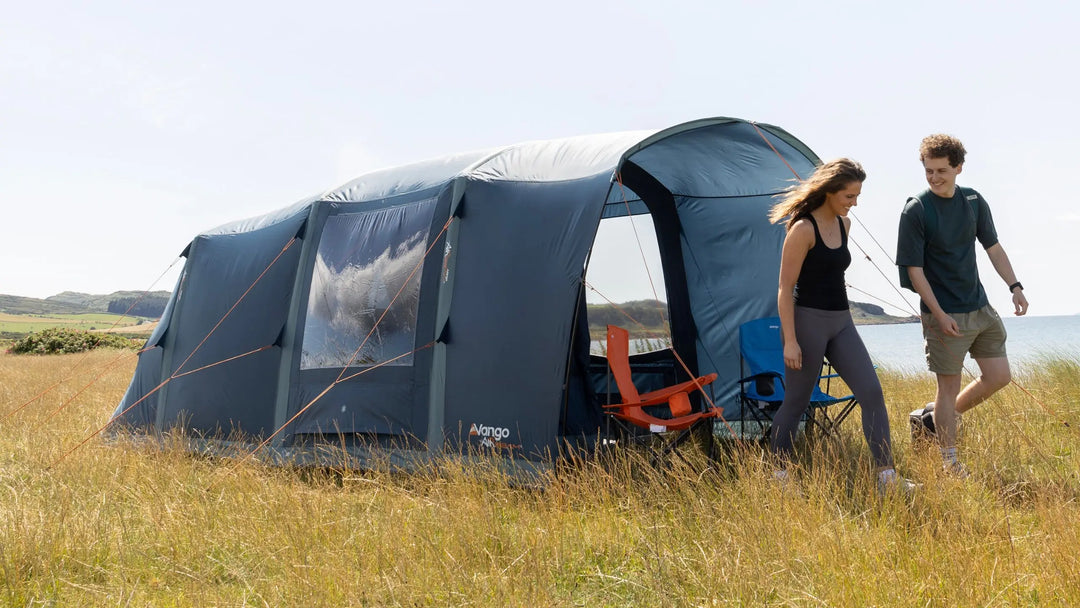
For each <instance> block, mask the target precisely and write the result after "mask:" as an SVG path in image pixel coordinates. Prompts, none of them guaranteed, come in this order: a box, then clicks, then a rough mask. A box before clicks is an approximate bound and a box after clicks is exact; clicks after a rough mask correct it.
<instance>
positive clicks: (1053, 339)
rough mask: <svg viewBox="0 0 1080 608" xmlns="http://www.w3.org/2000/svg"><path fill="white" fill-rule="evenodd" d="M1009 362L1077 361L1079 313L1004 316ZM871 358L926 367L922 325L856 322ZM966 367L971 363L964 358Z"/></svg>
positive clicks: (899, 366)
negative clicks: (1057, 359)
mask: <svg viewBox="0 0 1080 608" xmlns="http://www.w3.org/2000/svg"><path fill="white" fill-rule="evenodd" d="M1002 320H1003V321H1004V322H1005V331H1006V332H1007V333H1008V335H1009V337H1008V341H1007V342H1006V343H1005V349H1006V350H1007V351H1008V355H1009V362H1010V364H1013V367H1014V369H1018V368H1023V367H1025V366H1031V365H1037V364H1038V363H1039V362H1040V361H1045V360H1046V359H1050V358H1060V359H1069V360H1073V361H1080V315H1068V316H1040V317H1027V316H1024V317H1006V316H1005V314H1002ZM858 329H859V335H860V336H862V339H863V343H864V344H866V350H868V351H870V359H871V360H872V361H873V362H874V364H875V365H877V366H878V367H879V368H882V369H891V370H894V371H900V372H922V371H926V369H927V368H926V354H925V351H924V350H923V337H922V325H921V324H919V323H899V324H895V325H859V326H858ZM965 365H967V366H968V368H969V369H972V370H973V369H974V368H973V367H971V365H973V363H972V362H971V360H970V358H969V359H967V360H966V361H965Z"/></svg>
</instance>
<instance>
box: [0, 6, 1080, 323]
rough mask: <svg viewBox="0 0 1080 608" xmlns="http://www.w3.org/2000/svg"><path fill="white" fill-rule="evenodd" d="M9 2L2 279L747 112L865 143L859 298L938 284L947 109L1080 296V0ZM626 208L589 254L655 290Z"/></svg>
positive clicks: (1041, 259)
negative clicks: (465, 162) (363, 190)
mask: <svg viewBox="0 0 1080 608" xmlns="http://www.w3.org/2000/svg"><path fill="white" fill-rule="evenodd" d="M8 4H9V6H5V9H4V17H3V18H2V19H0V206H2V207H0V208H2V209H3V215H2V217H3V219H2V220H0V226H2V227H3V228H4V230H3V234H2V236H0V293H3V294H9V295H20V296H28V297H47V296H50V295H54V294H57V293H60V292H62V291H79V292H87V293H110V292H112V291H116V290H145V289H172V287H173V285H174V283H175V280H176V277H177V276H178V272H179V267H180V265H181V263H182V262H178V261H177V256H178V254H179V253H180V252H181V251H182V250H183V249H184V247H185V246H186V245H187V244H188V242H189V241H190V240H191V239H192V238H193V237H194V236H195V235H196V234H198V233H200V232H203V231H205V230H208V229H210V228H213V227H215V226H218V225H221V224H224V223H228V222H231V221H233V220H237V219H241V218H246V217H251V216H255V215H260V214H263V213H266V212H269V211H272V210H275V209H278V208H281V207H286V206H288V205H290V204H292V203H293V202H295V201H297V200H300V199H302V198H306V197H308V196H310V195H313V194H317V193H319V192H323V191H325V190H328V189H330V188H333V187H335V186H338V185H340V184H342V183H344V182H347V181H349V180H350V179H352V178H354V177H356V176H358V175H361V174H363V173H365V172H367V171H371V170H375V169H379V168H384V167H389V166H394V165H400V164H406V163H410V162H415V161H420V160H424V159H428V158H432V157H438V156H442V155H446V154H452V153H455V152H462V151H468V150H476V149H484V148H490V147H496V146H502V145H509V144H514V143H518V142H522V141H528V140H538V139H552V138H560V137H568V136H574V135H583V134H590V133H604V132H612V131H629V130H639V129H661V128H665V127H668V126H672V125H675V124H678V123H682V122H686V121H690V120H695V119H698V118H704V117H710V116H731V117H737V118H744V119H748V120H754V121H759V122H764V123H769V124H774V125H778V126H781V127H783V128H784V129H786V130H787V131H789V132H790V133H792V134H793V135H795V136H796V137H798V138H799V139H800V140H802V141H803V142H804V143H806V144H807V145H808V146H809V147H810V148H811V149H813V150H814V151H815V152H816V153H817V154H818V155H819V156H820V157H822V158H824V159H829V158H835V157H838V156H849V157H852V158H855V159H856V160H858V161H860V162H861V163H862V164H863V166H864V167H865V169H866V171H867V174H868V178H867V181H866V182H865V184H864V185H863V194H862V196H861V197H860V200H859V205H858V207H857V209H856V211H855V214H854V215H855V217H856V222H855V224H856V225H855V228H854V230H853V231H852V238H853V239H854V241H855V242H856V243H858V244H859V245H860V246H861V247H862V248H863V249H864V250H865V251H866V253H868V254H869V255H870V257H871V260H872V261H867V260H865V259H862V254H861V253H856V255H855V257H856V258H857V259H856V260H855V261H854V262H853V264H852V267H851V268H850V269H849V271H848V282H849V283H850V284H851V285H852V286H853V287H855V288H856V289H858V290H859V291H855V292H849V295H850V296H851V298H852V299H854V300H859V301H868V302H874V303H878V304H882V305H884V306H885V307H886V311H887V312H890V313H892V314H910V312H911V310H912V308H911V306H912V303H913V302H917V300H915V299H914V297H913V295H911V294H908V295H906V296H905V295H904V294H902V293H901V292H900V291H899V290H898V288H897V287H896V282H897V281H896V274H897V273H896V270H895V267H894V266H893V265H892V262H891V261H890V260H891V258H892V256H894V255H895V243H896V230H897V228H896V224H897V220H898V218H899V213H900V209H901V208H902V206H903V203H904V201H905V199H906V198H907V197H908V196H909V195H912V194H915V193H917V192H919V191H922V190H923V189H925V187H926V182H925V180H924V179H923V173H922V167H921V165H920V164H919V161H918V152H917V150H918V144H919V140H921V139H922V137H923V136H925V135H928V134H930V133H936V132H943V133H950V134H953V135H955V136H957V137H959V138H960V139H961V140H962V141H963V142H964V144H965V146H966V147H967V150H968V158H967V163H966V164H965V166H964V171H963V173H962V174H961V176H960V179H959V180H958V181H959V183H960V184H961V185H964V186H969V187H974V188H976V189H977V190H979V191H980V192H981V193H982V194H983V196H984V197H985V198H986V199H987V201H988V202H989V204H990V207H991V209H992V212H993V215H994V219H995V221H996V224H997V228H998V234H999V237H1000V239H1001V243H1002V245H1003V246H1004V248H1005V250H1006V252H1007V253H1008V255H1009V257H1010V258H1011V260H1012V263H1013V266H1014V268H1015V270H1016V274H1017V277H1018V278H1019V279H1020V280H1021V281H1022V282H1023V283H1024V286H1025V293H1026V294H1027V297H1028V300H1029V301H1030V305H1031V309H1030V314H1032V315H1061V314H1077V313H1080V303H1078V296H1080V282H1078V281H1077V280H1076V278H1075V277H1076V270H1075V264H1076V260H1077V258H1078V257H1080V239H1078V238H1077V233H1078V231H1080V208H1078V206H1077V204H1076V201H1075V198H1076V197H1075V196H1074V195H1073V192H1072V186H1071V180H1072V176H1073V174H1074V172H1075V167H1076V165H1077V160H1078V159H1077V152H1076V149H1077V145H1076V144H1077V142H1080V114H1078V112H1077V111H1076V106H1077V102H1078V101H1080V84H1078V79H1077V78H1076V76H1075V73H1076V64H1077V63H1078V62H1080V36H1077V34H1076V27H1077V25H1078V24H1080V7H1078V5H1077V4H1076V3H1068V2H1045V1H1044V2H1040V1H1035V2H1026V3H1022V4H1021V3H1012V2H1008V3H1006V2H980V3H974V2H946V1H937V2H924V1H922V0H912V1H909V2H904V3H869V2H832V1H820V2H816V3H805V2H754V3H750V2H745V3H741V2H740V3H731V2H718V1H716V0H711V1H702V2H670V3H662V2H655V1H653V2H637V1H631V0H628V1H622V2H590V1H587V0H578V1H576V2H564V1H561V0H552V1H549V2H542V3H513V2H487V1H482V2H468V1H464V2H457V3H437V2H416V1H411V0H399V1H397V2H394V3H375V2H364V1H352V2H344V1H343V2H318V1H314V2H310V1H309V2H305V3H302V4H301V3H278V2H272V1H271V2H258V3H255V2H220V1H215V2H202V1H199V0H194V1H189V2H182V3H165V4H162V3H146V2H143V3H139V2H116V1H113V0H100V1H98V2H94V3H81V2H50V1H47V0H46V1H41V2H22V3H8ZM645 225H646V226H647V224H645ZM637 227H638V229H639V232H647V230H645V231H642V230H641V227H642V225H640V224H639V225H638V226H637ZM608 233H609V234H614V235H616V236H615V237H614V242H615V243H619V244H622V245H626V243H628V242H629V244H630V247H631V248H632V249H631V252H632V255H629V254H625V252H624V253H623V254H620V255H616V256H614V257H612V258H611V261H609V262H601V261H599V260H597V261H594V265H595V264H605V263H606V264H610V273H609V274H610V275H611V276H612V277H614V279H613V281H612V282H611V283H610V284H609V285H607V286H606V287H605V288H604V289H605V291H606V295H608V296H609V297H611V298H612V299H614V300H615V301H623V300H626V299H632V298H635V297H648V295H647V294H648V293H651V288H650V287H649V286H648V281H647V280H645V283H641V278H642V276H648V275H647V273H644V271H643V267H644V263H643V262H641V261H640V260H641V255H640V254H639V253H637V246H636V244H635V243H634V242H633V241H632V239H633V237H632V236H628V235H629V234H630V233H629V232H628V231H627V230H626V229H625V227H624V228H619V229H618V230H614V231H611V230H609V231H608ZM879 245H880V247H879ZM646 259H648V257H646ZM653 264H654V268H655V261H654V262H653ZM980 265H981V268H982V277H983V282H984V284H985V285H986V286H987V291H988V295H989V297H990V302H991V303H992V304H993V305H994V306H995V307H997V308H998V310H999V311H1001V312H1002V313H1003V314H1004V313H1006V312H1007V311H1011V309H1012V306H1011V303H1010V299H1009V294H1008V292H1007V290H1006V287H1005V285H1004V283H1003V282H1002V281H1001V279H1000V278H998V277H997V276H996V275H995V274H994V272H993V270H992V268H991V267H990V265H989V262H988V260H987V259H986V257H985V255H982V257H981V258H980ZM654 272H655V270H654ZM861 292H865V293H866V294H869V295H865V296H864V295H863V293H861Z"/></svg>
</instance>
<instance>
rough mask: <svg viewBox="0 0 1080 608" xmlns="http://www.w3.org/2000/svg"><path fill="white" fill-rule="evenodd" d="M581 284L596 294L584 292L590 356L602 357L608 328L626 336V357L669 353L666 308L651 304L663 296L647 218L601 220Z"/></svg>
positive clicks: (653, 233) (655, 247)
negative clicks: (584, 282)
mask: <svg viewBox="0 0 1080 608" xmlns="http://www.w3.org/2000/svg"><path fill="white" fill-rule="evenodd" d="M635 232H636V236H635ZM639 239H640V241H641V246H640V247H639V246H638V240H639ZM646 264H648V268H647V269H646ZM650 277H651V282H650ZM586 280H587V281H588V282H589V284H590V285H592V286H593V288H594V289H595V290H596V291H595V292H594V291H592V290H586V292H585V294H586V296H585V297H586V301H587V302H588V306H589V311H588V315H589V334H590V335H591V336H592V347H591V349H590V350H591V352H592V353H593V354H597V355H606V353H605V352H604V351H605V348H606V343H605V339H606V330H605V328H606V327H607V325H608V324H612V325H618V326H620V327H624V328H626V329H627V330H629V332H630V352H631V353H641V352H651V351H656V350H661V349H664V348H671V327H670V325H669V323H668V309H667V303H666V302H664V301H662V300H661V301H658V300H657V298H658V297H659V298H662V299H666V292H665V290H664V271H663V268H662V266H661V263H660V249H659V246H658V245H657V243H656V229H655V227H654V225H653V221H652V216H651V215H649V214H647V213H646V214H643V215H635V216H633V217H632V218H631V217H629V216H624V217H616V218H609V219H604V220H601V221H600V228H599V230H597V233H596V239H595V241H594V242H593V248H592V253H591V256H590V260H589V268H588V272H587V274H586ZM611 302H614V303H615V305H612V304H611ZM627 315H629V317H628V316H627ZM630 317H633V319H631V318H630ZM639 324H640V325H639ZM643 326H644V327H643Z"/></svg>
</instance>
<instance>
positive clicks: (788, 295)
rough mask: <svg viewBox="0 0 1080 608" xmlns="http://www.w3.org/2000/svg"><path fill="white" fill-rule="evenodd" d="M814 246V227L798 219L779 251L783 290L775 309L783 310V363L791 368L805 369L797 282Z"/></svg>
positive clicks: (780, 311)
mask: <svg viewBox="0 0 1080 608" xmlns="http://www.w3.org/2000/svg"><path fill="white" fill-rule="evenodd" d="M813 246H814V228H813V227H812V226H811V225H810V222H808V221H806V220H799V221H798V222H796V223H795V225H794V226H792V227H791V230H789V231H788V233H787V237H785V238H784V249H783V251H782V252H781V254H780V289H779V292H778V293H777V296H776V308H777V310H778V311H779V313H780V330H781V332H782V334H783V337H784V364H785V365H787V366H788V367H790V368H791V369H801V368H802V349H801V348H800V347H799V342H798V340H796V338H795V283H796V282H797V281H798V280H799V273H800V272H801V271H802V265H803V261H805V260H806V254H807V252H808V251H810V248H811V247H813Z"/></svg>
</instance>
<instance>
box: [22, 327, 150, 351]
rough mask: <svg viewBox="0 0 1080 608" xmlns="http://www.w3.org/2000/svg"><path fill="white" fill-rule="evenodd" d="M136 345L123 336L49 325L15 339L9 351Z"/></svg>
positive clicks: (64, 349) (126, 346)
mask: <svg viewBox="0 0 1080 608" xmlns="http://www.w3.org/2000/svg"><path fill="white" fill-rule="evenodd" d="M138 347H139V343H138V342H136V341H134V340H131V339H130V338H125V337H123V336H117V335H113V334H98V333H91V332H88V331H82V330H78V329H64V328H60V327H51V328H49V329H44V330H42V331H39V332H35V333H31V334H29V335H27V336H26V337H25V338H22V339H20V340H16V341H15V343H14V344H12V346H11V349H10V350H9V352H11V353H14V354H17V355H25V354H33V355H59V354H64V353H81V352H84V351H88V350H93V349H95V348H138Z"/></svg>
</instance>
